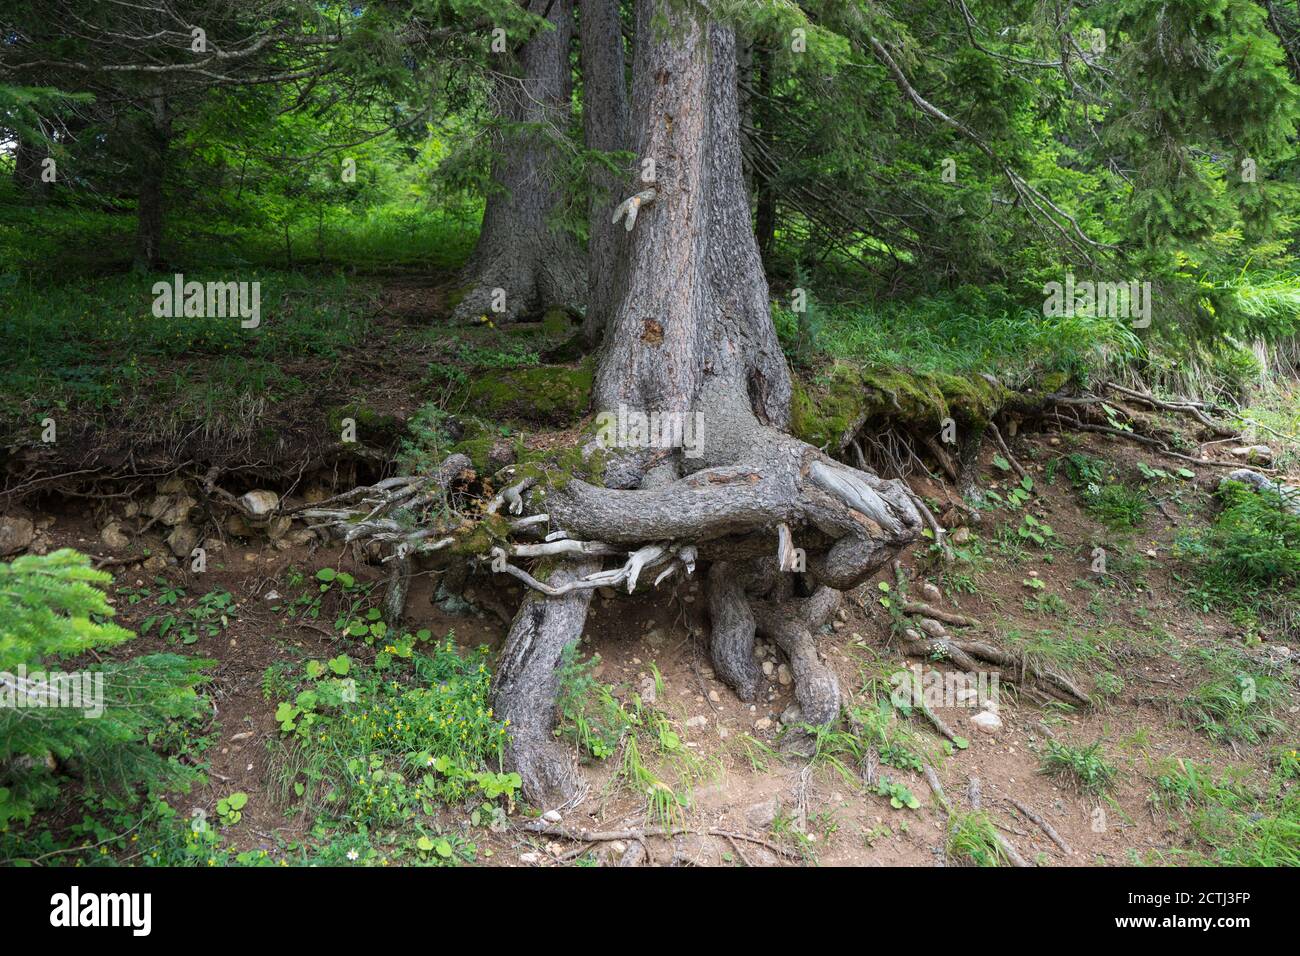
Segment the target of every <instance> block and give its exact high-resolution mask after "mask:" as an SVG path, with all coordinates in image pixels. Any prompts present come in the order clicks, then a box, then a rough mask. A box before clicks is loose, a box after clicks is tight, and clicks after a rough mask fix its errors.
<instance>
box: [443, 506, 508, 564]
mask: <svg viewBox="0 0 1300 956" xmlns="http://www.w3.org/2000/svg"><path fill="white" fill-rule="evenodd" d="M509 538H510V519H509V518H507V517H506V516H505V515H502V514H494V515H484V516H483V517H482V518H480V519H479V521H478V522H477V523H476V524H475V525H474V526H473V527H472V528H470V529H469V530H468V531H467V532H465V533H463V534H460V535H457V536H456V540H455V542H453V543H452V545H451V550H452V552H453V553H455V554H459V555H464V556H476V555H484V554H487V553H488V552H489V551H491V550H492V549H493V548H494V547H496V546H498V545H500V544H504V543H505V542H506V541H507V540H509Z"/></svg>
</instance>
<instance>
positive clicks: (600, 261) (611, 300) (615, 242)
mask: <svg viewBox="0 0 1300 956" xmlns="http://www.w3.org/2000/svg"><path fill="white" fill-rule="evenodd" d="M618 8H619V3H618V0H580V3H579V8H578V23H579V31H580V36H579V42H580V43H581V45H582V78H583V90H582V127H583V136H584V139H585V140H586V145H587V149H589V150H599V151H600V152H603V153H612V152H621V151H623V150H626V149H628V147H629V142H628V139H629V137H628V125H629V118H628V102H627V99H628V98H627V80H626V76H625V74H626V70H627V63H626V58H625V54H624V50H623V25H622V22H621V21H620V19H619V10H618ZM627 183H628V177H627V176H625V175H619V174H618V173H617V172H615V171H614V170H611V169H608V168H607V167H604V166H600V167H598V169H597V171H596V172H595V173H593V175H592V183H591V185H592V195H591V201H590V206H589V209H588V220H589V222H590V223H591V226H590V233H589V235H588V239H587V312H586V315H585V316H584V319H583V323H582V331H583V335H584V336H585V337H586V340H587V342H588V343H590V344H593V345H594V344H595V343H596V341H597V339H598V338H599V337H600V335H601V333H602V332H603V331H604V328H605V324H606V322H607V320H608V318H609V316H610V314H611V313H612V312H613V310H614V308H615V307H616V306H617V305H618V298H617V297H618V290H619V286H620V282H619V279H620V268H621V266H622V263H623V260H624V258H625V256H624V246H625V245H626V235H627V234H626V231H625V230H624V228H623V226H622V225H621V224H620V223H615V222H613V221H612V213H613V211H614V208H615V206H617V205H618V203H619V202H620V201H621V200H622V198H623V197H622V196H621V195H619V192H620V190H622V189H625V188H626V186H627Z"/></svg>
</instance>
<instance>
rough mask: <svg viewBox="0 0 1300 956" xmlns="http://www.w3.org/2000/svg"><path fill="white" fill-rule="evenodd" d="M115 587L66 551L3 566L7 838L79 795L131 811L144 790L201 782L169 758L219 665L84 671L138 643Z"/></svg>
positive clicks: (174, 660) (173, 662) (0, 788)
mask: <svg viewBox="0 0 1300 956" xmlns="http://www.w3.org/2000/svg"><path fill="white" fill-rule="evenodd" d="M111 580H112V578H111V576H110V575H109V574H108V573H107V572H104V571H96V570H93V569H92V568H91V567H90V563H89V559H88V558H87V557H86V556H85V555H81V554H78V553H77V552H75V551H71V550H67V549H64V550H61V551H56V552H54V553H53V554H50V555H46V556H37V555H27V556H23V557H20V558H17V559H15V560H14V561H13V562H12V563H10V564H4V563H0V682H3V687H2V688H0V693H2V694H3V696H2V697H0V830H3V829H5V828H6V827H7V826H8V825H11V824H14V823H26V822H29V821H30V820H31V818H32V816H33V814H35V813H36V812H37V811H38V810H41V809H42V808H44V807H48V806H50V805H51V804H53V803H54V802H55V801H56V799H59V798H61V797H62V796H63V795H65V794H67V793H69V792H71V793H74V794H75V797H76V799H78V800H81V801H83V802H86V803H89V802H91V801H96V800H99V799H102V798H105V797H113V798H115V799H116V800H117V801H118V802H119V803H120V802H121V801H122V800H123V799H126V800H127V801H128V802H129V801H130V799H132V798H133V797H134V796H135V795H136V792H137V791H138V789H139V788H141V787H144V788H147V789H149V790H158V789H166V788H171V787H183V786H185V785H187V784H188V783H189V782H190V781H191V780H193V779H194V778H195V777H196V776H197V771H195V770H193V769H192V768H188V767H185V766H182V765H181V764H180V763H179V762H177V761H176V760H175V759H174V758H171V757H169V756H167V750H168V749H169V745H171V744H174V743H176V742H177V741H179V739H180V736H181V734H182V733H183V725H184V724H186V723H187V722H189V721H193V720H195V719H197V718H199V717H200V716H201V714H202V712H203V710H204V707H203V701H202V699H201V698H200V697H199V695H198V694H197V692H196V687H198V686H199V685H200V684H202V683H203V682H204V681H206V680H207V678H206V677H204V676H203V673H202V671H203V669H204V668H205V667H206V666H207V665H208V664H209V663H210V662H208V661H204V660H199V659H195V658H188V657H181V656H178V655H175V654H150V655H146V656H143V657H135V658H129V659H126V660H120V661H118V660H113V661H105V662H104V663H96V664H94V665H93V666H88V667H79V666H77V664H76V658H78V657H79V656H80V655H82V654H84V653H86V652H88V651H91V650H104V649H108V648H112V647H115V646H117V645H121V644H123V643H125V642H127V641H129V640H131V639H132V638H133V637H134V636H135V635H133V634H132V633H131V632H130V631H127V630H125V629H123V628H121V627H118V626H117V625H116V624H113V623H112V622H111V621H109V620H108V619H109V618H110V617H112V615H113V608H112V607H111V606H110V605H109V604H108V601H107V599H106V597H105V595H104V592H103V591H102V590H100V586H102V585H104V584H107V583H108V582H110V581H111ZM72 668H75V671H74V670H71V669H72ZM64 671H68V673H67V674H66V675H65V674H64V673H63V672H64ZM73 678H75V683H74V682H73ZM74 689H75V691H76V692H77V696H73V691H74ZM51 695H54V696H51ZM38 700H39V701H40V703H39V704H38V703H37V701H38ZM54 704H76V705H77V706H52V705H54ZM74 779H75V780H76V781H78V782H77V784H76V786H75V787H74V785H73V783H72V781H73V780H74Z"/></svg>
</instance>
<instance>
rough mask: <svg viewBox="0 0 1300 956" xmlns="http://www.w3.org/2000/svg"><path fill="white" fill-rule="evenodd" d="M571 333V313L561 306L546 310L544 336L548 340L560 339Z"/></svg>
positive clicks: (543, 327) (543, 320) (543, 318)
mask: <svg viewBox="0 0 1300 956" xmlns="http://www.w3.org/2000/svg"><path fill="white" fill-rule="evenodd" d="M568 332H569V313H568V312H566V311H565V310H564V309H562V308H560V307H559V306H554V307H552V308H549V309H547V310H546V314H545V315H544V316H542V334H543V335H545V336H546V337H547V338H560V337H561V336H564V335H567V334H568Z"/></svg>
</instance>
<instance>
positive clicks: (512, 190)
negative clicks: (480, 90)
mask: <svg viewBox="0 0 1300 956" xmlns="http://www.w3.org/2000/svg"><path fill="white" fill-rule="evenodd" d="M528 9H529V10H530V11H531V12H533V13H536V14H539V15H540V14H542V13H543V12H545V11H547V10H548V9H549V11H550V12H549V14H548V15H547V19H548V20H549V21H550V23H551V24H552V26H553V27H554V29H542V30H539V31H538V32H537V33H536V34H535V35H534V36H533V37H532V38H531V39H529V40H528V42H527V43H525V44H524V45H523V49H522V50H521V51H520V53H519V55H518V63H517V75H509V74H507V73H505V72H502V73H500V74H498V75H497V78H496V81H495V84H494V88H493V97H492V98H493V110H494V112H495V113H496V115H497V117H498V118H499V120H500V121H501V122H502V124H503V125H502V128H501V129H499V130H498V131H497V133H496V134H495V135H494V148H495V153H496V159H495V161H494V162H493V166H492V178H493V180H494V182H495V185H496V187H497V188H496V189H495V190H494V191H493V192H492V194H491V195H489V196H488V199H487V205H486V207H485V209H484V211H483V226H482V229H481V231H480V232H479V238H478V244H477V245H476V246H475V248H474V253H473V255H472V256H471V257H470V260H469V263H468V264H467V265H466V267H465V272H464V275H463V280H464V282H465V284H466V287H467V291H466V293H465V295H464V297H463V298H462V299H461V301H460V302H459V304H458V305H457V306H456V309H455V311H454V313H453V316H452V318H453V320H454V321H458V322H469V321H474V320H476V319H478V318H479V317H480V316H485V315H486V316H488V317H489V318H491V319H492V320H493V321H497V322H511V321H517V320H519V319H521V318H525V317H529V316H540V315H541V314H542V313H544V312H545V311H546V310H547V309H549V308H552V307H556V306H559V307H563V308H576V307H577V305H578V303H579V302H580V301H581V300H582V297H583V286H584V275H583V262H582V253H581V250H580V249H579V248H578V244H577V242H576V241H575V240H574V238H573V237H572V236H571V235H570V234H569V233H567V232H565V231H563V230H561V229H558V228H556V227H555V224H554V223H553V221H552V220H553V218H554V216H555V215H556V213H557V212H558V211H559V210H560V207H561V204H562V202H563V194H564V183H563V177H564V170H563V156H562V154H561V152H560V150H559V148H558V147H557V145H556V139H557V138H558V137H562V136H564V135H565V133H566V131H567V128H568V124H569V113H570V102H569V100H570V92H571V90H570V86H571V84H570V74H569V47H570V45H571V43H572V40H573V0H529V3H528ZM508 66H509V64H506V65H503V70H504V69H506V68H507V67H508ZM520 124H524V125H520ZM496 290H501V292H503V293H504V299H505V301H504V311H500V312H498V311H494V309H493V305H494V299H496V298H497V297H499V295H500V293H498V292H497V291H496Z"/></svg>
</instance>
